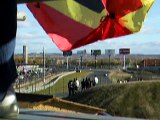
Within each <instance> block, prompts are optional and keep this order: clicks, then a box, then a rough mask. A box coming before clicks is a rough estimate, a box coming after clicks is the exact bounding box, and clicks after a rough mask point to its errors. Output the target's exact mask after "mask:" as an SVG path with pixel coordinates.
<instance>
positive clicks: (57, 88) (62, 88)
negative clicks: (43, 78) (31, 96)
mask: <svg viewBox="0 0 160 120" xmlns="http://www.w3.org/2000/svg"><path fill="white" fill-rule="evenodd" d="M89 74H91V72H90V71H82V72H76V73H73V74H69V75H66V76H64V77H62V78H60V79H59V80H58V82H56V83H55V85H54V86H50V87H49V88H46V89H45V90H41V91H38V92H36V94H45V95H48V94H52V95H53V94H54V95H56V96H57V95H61V96H63V94H66V93H68V82H69V80H73V79H74V78H77V79H78V80H82V79H83V78H85V77H87V76H88V75H89Z"/></svg>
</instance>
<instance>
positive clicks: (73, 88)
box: [68, 75, 98, 96]
mask: <svg viewBox="0 0 160 120" xmlns="http://www.w3.org/2000/svg"><path fill="white" fill-rule="evenodd" d="M97 84H98V77H97V76H96V75H95V76H94V79H90V78H89V77H86V78H83V79H82V80H81V84H80V81H79V80H78V79H77V78H74V80H70V81H69V82H68V93H69V96H73V95H75V94H76V93H77V92H78V91H84V90H87V89H89V88H91V87H94V86H96V85H97Z"/></svg>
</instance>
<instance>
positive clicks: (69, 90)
mask: <svg viewBox="0 0 160 120" xmlns="http://www.w3.org/2000/svg"><path fill="white" fill-rule="evenodd" d="M72 89H73V85H72V80H70V81H69V82H68V93H69V96H71V95H72Z"/></svg>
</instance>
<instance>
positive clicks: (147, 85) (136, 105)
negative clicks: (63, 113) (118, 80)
mask: <svg viewBox="0 0 160 120" xmlns="http://www.w3.org/2000/svg"><path fill="white" fill-rule="evenodd" d="M66 99H68V100H71V101H75V102H79V103H82V104H87V105H92V106H96V107H100V108H104V109H106V111H107V113H109V114H111V115H114V116H126V117H134V118H156V119H160V82H158V81H154V82H136V83H132V84H131V83H130V84H129V83H127V84H112V85H107V86H102V87H95V88H93V89H90V90H88V91H85V92H83V93H79V94H77V95H75V96H74V97H72V98H66Z"/></svg>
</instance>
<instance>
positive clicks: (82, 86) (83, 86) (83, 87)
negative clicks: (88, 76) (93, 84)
mask: <svg viewBox="0 0 160 120" xmlns="http://www.w3.org/2000/svg"><path fill="white" fill-rule="evenodd" d="M81 88H82V91H84V90H85V80H84V78H83V80H82V81H81Z"/></svg>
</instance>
